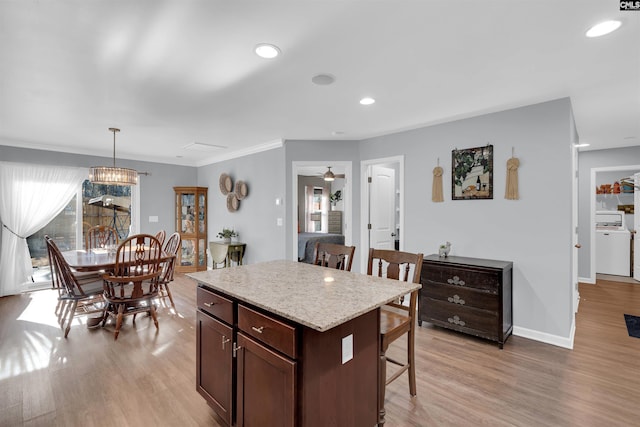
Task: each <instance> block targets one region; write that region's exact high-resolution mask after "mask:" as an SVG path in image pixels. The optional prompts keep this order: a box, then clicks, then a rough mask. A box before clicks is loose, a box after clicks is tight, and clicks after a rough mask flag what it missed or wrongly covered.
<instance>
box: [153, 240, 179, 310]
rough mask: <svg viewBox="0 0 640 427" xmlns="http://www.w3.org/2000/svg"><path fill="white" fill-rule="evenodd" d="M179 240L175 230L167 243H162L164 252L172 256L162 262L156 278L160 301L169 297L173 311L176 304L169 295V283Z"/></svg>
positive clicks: (171, 280) (171, 278)
mask: <svg viewBox="0 0 640 427" xmlns="http://www.w3.org/2000/svg"><path fill="white" fill-rule="evenodd" d="M181 241H182V238H181V237H180V233H178V232H177V231H176V232H175V233H173V234H172V235H171V236H169V240H167V244H166V245H164V253H165V254H166V255H173V257H172V258H169V259H168V260H167V261H165V262H163V263H162V267H161V269H162V271H161V273H160V278H159V279H158V297H159V298H160V300H161V301H164V299H165V298H169V302H170V303H171V307H173V310H174V311H175V309H176V305H175V303H174V302H173V295H171V289H169V283H170V282H173V272H174V270H175V266H176V262H177V261H176V257H177V256H178V249H180V242H181Z"/></svg>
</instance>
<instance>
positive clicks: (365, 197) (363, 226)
mask: <svg viewBox="0 0 640 427" xmlns="http://www.w3.org/2000/svg"><path fill="white" fill-rule="evenodd" d="M388 163H398V175H397V176H396V180H397V182H398V189H399V191H400V198H399V200H398V206H399V208H400V212H399V215H398V223H399V225H400V232H399V236H398V237H399V239H400V250H401V251H402V250H404V155H400V156H393V157H383V158H379V159H370V160H361V161H360V246H361V247H362V250H361V251H360V272H361V273H363V274H365V273H366V272H367V264H368V262H369V247H370V246H369V245H370V242H369V228H368V225H369V185H368V178H369V173H370V168H369V166H373V165H384V164H388Z"/></svg>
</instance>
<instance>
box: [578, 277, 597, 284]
mask: <svg viewBox="0 0 640 427" xmlns="http://www.w3.org/2000/svg"><path fill="white" fill-rule="evenodd" d="M578 282H580V283H588V284H590V285H595V284H596V279H592V278H591V277H578Z"/></svg>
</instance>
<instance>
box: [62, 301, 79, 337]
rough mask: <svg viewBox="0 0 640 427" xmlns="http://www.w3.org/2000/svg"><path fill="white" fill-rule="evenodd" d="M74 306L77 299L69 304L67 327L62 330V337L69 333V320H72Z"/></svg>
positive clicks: (74, 310)
mask: <svg viewBox="0 0 640 427" xmlns="http://www.w3.org/2000/svg"><path fill="white" fill-rule="evenodd" d="M76 307H78V301H74V302H73V303H71V304H69V319H68V320H67V327H66V329H65V330H64V337H65V338H66V337H67V335H69V331H70V330H71V322H73V317H74V316H75V314H76Z"/></svg>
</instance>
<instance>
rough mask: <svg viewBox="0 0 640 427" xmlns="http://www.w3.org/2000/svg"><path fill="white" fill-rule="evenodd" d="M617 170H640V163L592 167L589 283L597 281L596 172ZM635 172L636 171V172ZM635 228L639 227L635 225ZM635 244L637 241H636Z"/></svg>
mask: <svg viewBox="0 0 640 427" xmlns="http://www.w3.org/2000/svg"><path fill="white" fill-rule="evenodd" d="M617 171H627V172H631V171H635V172H640V165H625V166H604V167H598V168H591V181H590V187H589V188H590V190H589V193H590V194H591V195H590V197H589V230H590V231H589V241H590V243H591V244H590V245H589V246H590V248H589V259H590V261H589V276H590V277H589V283H591V284H594V283H596V192H595V191H594V190H593V189H594V188H596V174H597V173H598V172H617ZM635 172H634V173H635ZM634 228H637V227H636V226H635V225H634ZM634 244H635V243H634Z"/></svg>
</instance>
